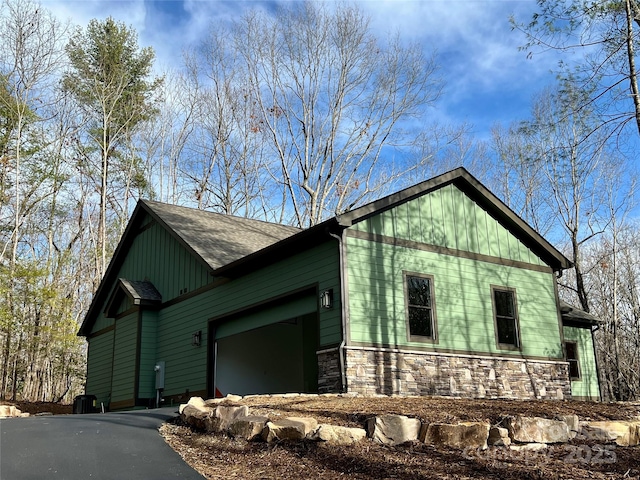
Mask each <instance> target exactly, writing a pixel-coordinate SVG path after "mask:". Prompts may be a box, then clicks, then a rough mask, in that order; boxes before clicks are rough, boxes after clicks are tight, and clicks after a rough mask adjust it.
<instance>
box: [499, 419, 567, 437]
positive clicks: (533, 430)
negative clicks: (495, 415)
mask: <svg viewBox="0 0 640 480" xmlns="http://www.w3.org/2000/svg"><path fill="white" fill-rule="evenodd" d="M505 423H506V427H507V429H508V430H509V436H510V437H511V440H513V441H515V442H519V443H564V442H568V441H569V427H568V426H567V424H566V423H565V422H563V421H560V420H549V419H546V418H540V417H522V416H516V417H507V418H506V420H505Z"/></svg>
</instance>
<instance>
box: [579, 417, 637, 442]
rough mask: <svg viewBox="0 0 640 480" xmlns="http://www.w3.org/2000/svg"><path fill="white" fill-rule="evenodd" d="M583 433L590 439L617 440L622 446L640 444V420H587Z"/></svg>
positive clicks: (599, 440) (600, 440)
mask: <svg viewBox="0 0 640 480" xmlns="http://www.w3.org/2000/svg"><path fill="white" fill-rule="evenodd" d="M582 434H583V435H584V436H585V437H586V438H587V439H588V440H596V441H598V442H605V443H608V442H615V443H616V444H617V445H619V446H621V447H632V446H635V445H639V444H640V422H622V421H616V422H607V421H602V422H586V423H585V424H584V425H583V427H582Z"/></svg>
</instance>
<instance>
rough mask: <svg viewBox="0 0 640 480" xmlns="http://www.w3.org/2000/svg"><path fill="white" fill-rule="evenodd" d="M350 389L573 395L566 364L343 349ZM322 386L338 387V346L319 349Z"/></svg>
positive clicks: (399, 392)
mask: <svg viewBox="0 0 640 480" xmlns="http://www.w3.org/2000/svg"><path fill="white" fill-rule="evenodd" d="M345 357H346V358H345V366H346V377H347V378H346V382H347V390H348V392H349V393H359V394H361V395H376V394H384V395H394V394H395V395H444V396H457V397H468V398H514V399H531V398H548V399H563V398H570V397H571V383H570V380H569V368H568V364H567V363H566V362H562V361H545V360H530V359H526V360H525V359H510V358H505V357H485V356H474V355H456V354H444V353H434V352H403V351H397V350H391V349H376V348H359V347H356V348H354V347H346V348H345ZM318 378H319V381H318V387H319V388H318V390H319V392H320V393H328V392H337V391H339V390H340V365H339V361H338V349H334V350H325V351H322V352H318Z"/></svg>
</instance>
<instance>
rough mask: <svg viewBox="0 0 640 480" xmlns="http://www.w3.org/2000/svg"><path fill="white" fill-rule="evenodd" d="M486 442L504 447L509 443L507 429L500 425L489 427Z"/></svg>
mask: <svg viewBox="0 0 640 480" xmlns="http://www.w3.org/2000/svg"><path fill="white" fill-rule="evenodd" d="M487 443H488V444H489V445H492V446H495V447H506V446H508V445H511V438H509V430H507V429H506V428H502V427H491V428H490V429H489V438H488V439H487Z"/></svg>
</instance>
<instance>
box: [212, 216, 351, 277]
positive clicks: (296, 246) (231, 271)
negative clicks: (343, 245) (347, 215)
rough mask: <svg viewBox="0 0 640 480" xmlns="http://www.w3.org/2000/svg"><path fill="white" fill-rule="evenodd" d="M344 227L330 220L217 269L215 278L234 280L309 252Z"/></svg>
mask: <svg viewBox="0 0 640 480" xmlns="http://www.w3.org/2000/svg"><path fill="white" fill-rule="evenodd" d="M340 227H343V225H341V224H339V223H338V221H337V219H336V218H335V217H334V218H330V219H329V220H325V221H324V222H321V223H318V224H317V225H314V226H313V227H310V228H308V229H306V230H302V231H301V232H299V233H296V234H295V235H292V236H290V237H287V238H284V239H282V240H280V241H278V242H276V243H273V244H271V245H269V246H267V247H265V248H263V249H261V250H258V251H257V252H254V253H251V254H249V255H247V256H245V257H242V258H239V259H238V260H235V261H233V262H231V263H228V264H226V265H223V266H221V267H219V268H216V269H215V270H213V272H211V274H212V275H213V276H214V277H223V278H233V277H237V276H240V275H244V274H246V273H248V272H251V271H254V270H257V269H259V268H263V267H265V266H267V265H270V264H272V263H275V262H277V261H280V260H281V259H283V258H285V257H289V256H291V255H293V254H295V253H298V252H301V251H303V250H307V249H309V248H311V247H313V246H315V245H317V244H319V243H320V242H322V240H323V239H324V238H326V236H327V235H328V233H329V232H333V231H334V230H336V229H339V228H340Z"/></svg>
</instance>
